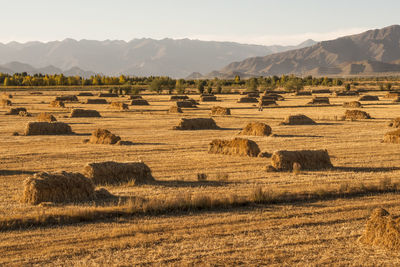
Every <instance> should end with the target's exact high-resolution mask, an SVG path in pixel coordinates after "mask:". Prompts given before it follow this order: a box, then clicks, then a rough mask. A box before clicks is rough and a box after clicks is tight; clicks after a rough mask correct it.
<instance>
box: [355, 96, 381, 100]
mask: <svg viewBox="0 0 400 267" xmlns="http://www.w3.org/2000/svg"><path fill="white" fill-rule="evenodd" d="M378 100H379V97H377V96H375V95H363V96H362V97H360V98H359V99H358V101H378Z"/></svg>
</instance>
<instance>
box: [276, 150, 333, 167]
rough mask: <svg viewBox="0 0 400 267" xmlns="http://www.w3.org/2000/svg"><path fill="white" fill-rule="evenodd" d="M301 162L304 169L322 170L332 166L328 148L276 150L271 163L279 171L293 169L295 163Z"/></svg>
mask: <svg viewBox="0 0 400 267" xmlns="http://www.w3.org/2000/svg"><path fill="white" fill-rule="evenodd" d="M295 162H297V163H298V164H300V166H301V169H302V170H320V169H327V168H332V167H333V166H332V163H331V160H330V157H329V154H328V151H327V150H297V151H287V150H280V151H275V152H274V153H273V154H272V157H271V165H272V166H273V167H274V168H275V169H276V170H279V171H292V169H293V164H294V163H295Z"/></svg>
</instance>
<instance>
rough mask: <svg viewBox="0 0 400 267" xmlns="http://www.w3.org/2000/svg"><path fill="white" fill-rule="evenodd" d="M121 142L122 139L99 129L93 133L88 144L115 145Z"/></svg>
mask: <svg viewBox="0 0 400 267" xmlns="http://www.w3.org/2000/svg"><path fill="white" fill-rule="evenodd" d="M120 140H121V137H119V136H117V135H115V134H113V133H111V132H110V131H109V130H106V129H97V130H95V131H93V133H92V135H91V136H90V139H89V141H88V143H90V144H105V145H114V144H116V143H117V142H118V141H120Z"/></svg>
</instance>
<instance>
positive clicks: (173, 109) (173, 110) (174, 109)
mask: <svg viewBox="0 0 400 267" xmlns="http://www.w3.org/2000/svg"><path fill="white" fill-rule="evenodd" d="M168 113H183V111H182V109H181V108H180V107H178V106H170V107H169V110H168Z"/></svg>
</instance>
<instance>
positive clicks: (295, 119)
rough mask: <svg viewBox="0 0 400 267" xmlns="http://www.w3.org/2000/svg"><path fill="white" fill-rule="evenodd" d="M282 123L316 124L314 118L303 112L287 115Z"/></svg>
mask: <svg viewBox="0 0 400 267" xmlns="http://www.w3.org/2000/svg"><path fill="white" fill-rule="evenodd" d="M281 124H282V125H313V124H316V122H315V121H314V120H312V119H311V118H309V117H307V116H306V115H303V114H298V115H290V116H287V117H286V118H285V119H284V121H283V122H281Z"/></svg>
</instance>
